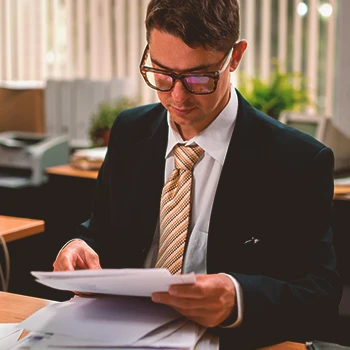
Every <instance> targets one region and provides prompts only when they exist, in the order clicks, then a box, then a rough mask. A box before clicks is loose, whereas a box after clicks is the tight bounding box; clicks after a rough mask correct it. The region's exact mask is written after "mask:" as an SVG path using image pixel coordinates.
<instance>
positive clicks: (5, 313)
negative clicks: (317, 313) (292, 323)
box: [0, 292, 306, 350]
mask: <svg viewBox="0 0 350 350" xmlns="http://www.w3.org/2000/svg"><path fill="white" fill-rule="evenodd" d="M52 303H55V301H52V300H45V299H39V298H33V297H28V296H24V295H19V294H11V293H5V292H0V323H19V322H21V321H23V320H24V319H26V318H27V317H28V316H30V315H31V314H33V313H34V312H36V311H38V310H40V309H41V308H43V307H44V306H47V305H50V304H52ZM262 350H306V347H305V345H304V344H299V343H292V342H285V343H281V344H278V345H274V346H269V347H266V348H264V349H262Z"/></svg>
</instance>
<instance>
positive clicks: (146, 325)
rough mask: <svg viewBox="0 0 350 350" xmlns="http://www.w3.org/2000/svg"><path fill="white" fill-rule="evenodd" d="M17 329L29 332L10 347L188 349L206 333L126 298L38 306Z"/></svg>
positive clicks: (158, 306)
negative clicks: (36, 310)
mask: <svg viewBox="0 0 350 350" xmlns="http://www.w3.org/2000/svg"><path fill="white" fill-rule="evenodd" d="M20 327H21V328H23V329H27V330H30V331H32V332H34V333H31V334H30V335H29V336H28V337H27V339H24V340H23V341H21V342H19V344H18V345H17V347H15V348H14V349H21V347H22V348H25V349H46V348H50V349H51V348H62V347H64V348H72V349H73V348H90V347H93V348H118V347H127V348H143V347H147V348H152V347H156V348H158V347H161V348H174V347H176V348H179V349H192V348H193V346H194V345H195V344H196V342H197V341H198V339H199V337H200V336H201V335H202V334H203V333H204V331H205V328H204V327H201V326H199V325H197V324H195V323H193V322H190V321H188V320H187V319H185V318H183V317H182V316H181V315H180V314H178V313H177V312H176V311H175V310H173V309H171V308H169V307H167V306H165V305H161V304H155V303H153V302H152V300H151V299H150V298H144V297H128V296H100V297H98V298H92V297H78V296H76V297H74V298H73V299H71V300H70V301H66V302H63V303H55V304H52V305H49V306H47V307H45V308H44V309H41V310H39V311H38V312H36V313H35V314H33V315H32V316H30V317H28V318H27V319H26V320H24V321H23V322H22V323H21V324H20Z"/></svg>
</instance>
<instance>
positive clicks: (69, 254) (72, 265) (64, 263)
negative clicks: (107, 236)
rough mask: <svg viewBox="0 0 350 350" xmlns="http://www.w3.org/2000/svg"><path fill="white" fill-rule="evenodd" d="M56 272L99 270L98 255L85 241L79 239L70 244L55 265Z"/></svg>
mask: <svg viewBox="0 0 350 350" xmlns="http://www.w3.org/2000/svg"><path fill="white" fill-rule="evenodd" d="M53 268H54V271H72V270H83V269H90V270H98V269H101V265H100V259H99V257H98V255H97V253H96V252H95V251H94V250H93V249H92V248H90V247H89V246H88V245H87V244H86V243H85V242H84V241H82V240H80V239H77V240H73V241H72V242H70V243H68V244H67V245H66V246H65V247H64V248H63V249H62V250H61V251H60V252H59V254H58V255H57V258H56V260H55V262H54V263H53Z"/></svg>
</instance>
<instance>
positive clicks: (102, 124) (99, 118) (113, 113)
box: [89, 97, 137, 147]
mask: <svg viewBox="0 0 350 350" xmlns="http://www.w3.org/2000/svg"><path fill="white" fill-rule="evenodd" d="M136 105H137V103H136V101H134V100H132V99H130V98H127V97H121V98H119V99H117V100H115V101H110V102H102V103H101V104H100V105H99V108H98V111H97V113H95V114H94V115H93V116H92V119H91V124H90V129H89V135H90V140H91V142H92V145H93V147H104V146H107V145H108V140H109V132H110V129H111V127H112V125H113V122H114V120H115V118H116V117H117V116H118V115H119V113H120V112H122V111H123V110H124V109H128V108H132V107H135V106H136Z"/></svg>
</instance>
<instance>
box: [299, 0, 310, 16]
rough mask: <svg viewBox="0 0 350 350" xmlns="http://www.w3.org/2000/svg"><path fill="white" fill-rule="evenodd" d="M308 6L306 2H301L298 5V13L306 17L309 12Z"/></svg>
mask: <svg viewBox="0 0 350 350" xmlns="http://www.w3.org/2000/svg"><path fill="white" fill-rule="evenodd" d="M307 11H308V7H307V5H306V4H305V2H299V4H298V6H297V13H298V15H299V16H301V17H304V16H305V15H306V14H307Z"/></svg>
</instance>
